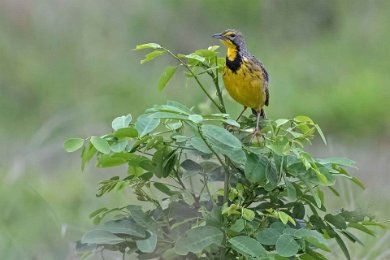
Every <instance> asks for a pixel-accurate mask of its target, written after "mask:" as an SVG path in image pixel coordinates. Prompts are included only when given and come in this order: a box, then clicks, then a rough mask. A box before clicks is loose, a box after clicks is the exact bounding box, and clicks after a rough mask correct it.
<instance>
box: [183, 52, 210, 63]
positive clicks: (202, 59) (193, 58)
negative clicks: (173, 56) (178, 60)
mask: <svg viewBox="0 0 390 260" xmlns="http://www.w3.org/2000/svg"><path fill="white" fill-rule="evenodd" d="M184 57H186V58H187V59H190V60H196V61H199V62H205V61H206V59H205V58H204V57H202V56H199V55H197V54H194V53H191V54H188V55H185V56H184Z"/></svg>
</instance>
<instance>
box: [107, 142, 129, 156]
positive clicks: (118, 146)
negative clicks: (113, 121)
mask: <svg viewBox="0 0 390 260" xmlns="http://www.w3.org/2000/svg"><path fill="white" fill-rule="evenodd" d="M128 143H129V141H128V140H126V139H124V140H120V141H117V142H115V143H113V144H111V151H113V152H114V153H120V152H123V151H124V150H125V149H126V146H127V144H128Z"/></svg>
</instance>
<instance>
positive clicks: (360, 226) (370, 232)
mask: <svg viewBox="0 0 390 260" xmlns="http://www.w3.org/2000/svg"><path fill="white" fill-rule="evenodd" d="M348 227H351V228H356V229H357V230H360V231H363V232H364V233H367V234H369V235H371V236H375V233H374V232H373V231H372V230H369V229H368V228H367V227H365V226H364V225H362V224H359V223H353V222H351V223H348Z"/></svg>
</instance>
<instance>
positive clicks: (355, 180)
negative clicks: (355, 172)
mask: <svg viewBox="0 0 390 260" xmlns="http://www.w3.org/2000/svg"><path fill="white" fill-rule="evenodd" d="M351 180H352V181H353V182H354V183H355V184H356V185H358V186H359V187H360V188H362V189H363V190H364V189H365V188H366V187H365V186H364V184H363V183H362V182H361V181H360V180H359V179H358V178H356V177H355V176H352V178H351Z"/></svg>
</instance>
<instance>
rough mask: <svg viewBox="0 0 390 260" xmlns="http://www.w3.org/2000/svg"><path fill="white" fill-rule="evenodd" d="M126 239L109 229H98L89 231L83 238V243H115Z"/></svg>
mask: <svg viewBox="0 0 390 260" xmlns="http://www.w3.org/2000/svg"><path fill="white" fill-rule="evenodd" d="M124 241H125V239H123V238H120V237H118V236H116V235H114V234H112V233H110V232H108V231H104V230H98V229H95V230H91V231H88V232H87V233H85V234H84V235H83V237H82V238H81V243H83V244H98V245H99V244H103V245H115V244H119V243H121V242H124Z"/></svg>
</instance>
